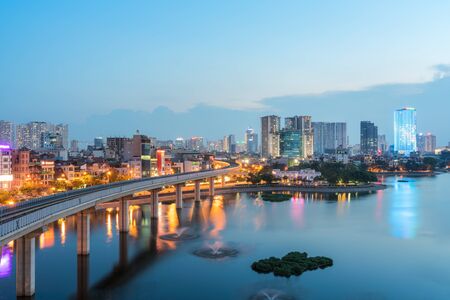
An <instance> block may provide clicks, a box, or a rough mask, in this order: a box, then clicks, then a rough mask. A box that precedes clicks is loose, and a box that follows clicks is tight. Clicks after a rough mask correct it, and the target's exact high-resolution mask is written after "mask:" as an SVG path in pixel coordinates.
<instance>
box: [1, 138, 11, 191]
mask: <svg viewBox="0 0 450 300" xmlns="http://www.w3.org/2000/svg"><path fill="white" fill-rule="evenodd" d="M12 181H13V175H12V150H11V146H10V145H8V144H0V190H9V189H10V188H11V184H12Z"/></svg>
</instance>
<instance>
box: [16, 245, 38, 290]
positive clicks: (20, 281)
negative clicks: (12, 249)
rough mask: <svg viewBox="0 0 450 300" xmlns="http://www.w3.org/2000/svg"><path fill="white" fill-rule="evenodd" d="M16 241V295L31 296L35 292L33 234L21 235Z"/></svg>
mask: <svg viewBox="0 0 450 300" xmlns="http://www.w3.org/2000/svg"><path fill="white" fill-rule="evenodd" d="M15 243H16V295H17V297H31V296H33V295H34V292H35V276H36V275H35V261H34V250H35V249H34V248H35V241H34V236H33V237H28V236H23V237H21V238H19V239H17V240H16V241H15Z"/></svg>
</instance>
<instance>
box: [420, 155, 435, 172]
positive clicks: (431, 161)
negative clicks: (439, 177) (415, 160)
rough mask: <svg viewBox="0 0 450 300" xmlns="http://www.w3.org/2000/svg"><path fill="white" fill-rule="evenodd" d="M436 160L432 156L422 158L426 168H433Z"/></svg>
mask: <svg viewBox="0 0 450 300" xmlns="http://www.w3.org/2000/svg"><path fill="white" fill-rule="evenodd" d="M437 163H438V161H437V159H435V158H433V157H425V158H424V159H423V164H424V165H425V166H426V167H427V169H428V170H434V169H435V168H436V165H437Z"/></svg>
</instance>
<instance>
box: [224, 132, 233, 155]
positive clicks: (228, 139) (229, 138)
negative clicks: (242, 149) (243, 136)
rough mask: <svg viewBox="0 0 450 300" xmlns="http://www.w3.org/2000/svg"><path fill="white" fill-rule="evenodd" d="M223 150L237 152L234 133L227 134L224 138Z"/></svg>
mask: <svg viewBox="0 0 450 300" xmlns="http://www.w3.org/2000/svg"><path fill="white" fill-rule="evenodd" d="M223 145H224V146H223V148H224V149H223V150H224V151H225V152H228V153H236V138H235V136H234V134H229V135H226V136H225V137H224V138H223Z"/></svg>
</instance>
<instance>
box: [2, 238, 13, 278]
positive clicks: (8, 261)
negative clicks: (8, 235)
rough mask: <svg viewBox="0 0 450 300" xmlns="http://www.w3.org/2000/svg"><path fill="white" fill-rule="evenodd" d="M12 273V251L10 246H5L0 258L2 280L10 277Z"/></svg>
mask: <svg viewBox="0 0 450 300" xmlns="http://www.w3.org/2000/svg"><path fill="white" fill-rule="evenodd" d="M11 272H12V250H11V248H10V247H9V245H6V246H3V247H2V249H1V256H0V278H5V277H9V275H11Z"/></svg>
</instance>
